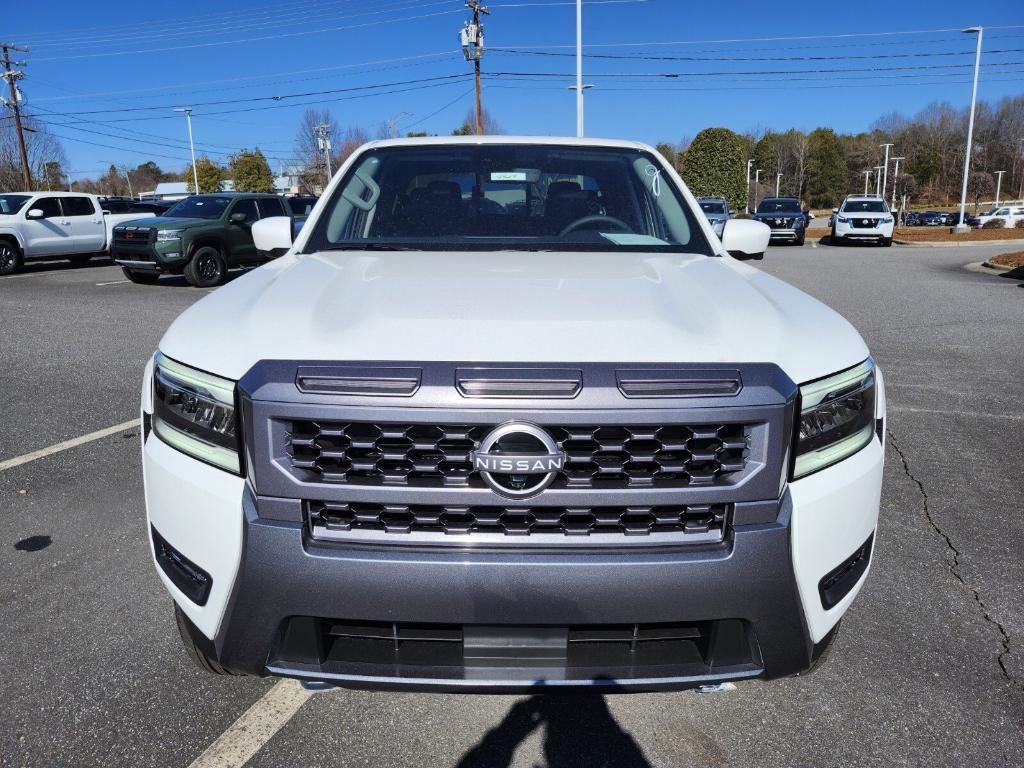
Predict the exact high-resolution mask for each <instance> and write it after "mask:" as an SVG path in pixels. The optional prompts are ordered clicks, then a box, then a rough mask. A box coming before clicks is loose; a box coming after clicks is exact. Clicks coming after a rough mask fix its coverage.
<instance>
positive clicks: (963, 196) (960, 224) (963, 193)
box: [956, 27, 984, 232]
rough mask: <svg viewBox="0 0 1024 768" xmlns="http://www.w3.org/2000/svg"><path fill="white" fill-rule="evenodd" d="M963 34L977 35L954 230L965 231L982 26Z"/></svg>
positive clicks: (971, 28)
mask: <svg viewBox="0 0 1024 768" xmlns="http://www.w3.org/2000/svg"><path fill="white" fill-rule="evenodd" d="M960 31H961V32H963V33H964V34H968V35H972V34H977V35H978V47H977V49H976V50H975V52H974V85H973V86H972V90H971V116H970V119H969V120H968V121H967V148H966V151H965V152H964V181H963V186H962V187H961V188H960V217H959V218H958V219H957V220H956V230H957V231H958V232H966V231H967V225H966V224H964V208H966V207H967V179H968V176H969V175H970V171H971V152H972V151H973V149H974V107H975V105H976V103H977V101H978V70H979V69H981V38H982V35H984V29H983V28H982V27H968V28H967V29H961V30H960Z"/></svg>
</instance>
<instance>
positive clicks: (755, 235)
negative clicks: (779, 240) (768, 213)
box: [722, 219, 772, 260]
mask: <svg viewBox="0 0 1024 768" xmlns="http://www.w3.org/2000/svg"><path fill="white" fill-rule="evenodd" d="M771 237H772V230H771V228H769V226H768V225H767V224H762V223H761V222H760V221H753V220H752V219H729V221H727V222H725V227H724V228H723V229H722V245H723V246H725V250H727V251H728V252H729V255H730V256H732V257H733V258H734V259H743V260H746V259H763V258H764V252H765V251H766V250H768V242H769V241H770V240H771Z"/></svg>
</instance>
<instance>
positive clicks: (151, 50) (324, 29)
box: [36, 10, 461, 61]
mask: <svg viewBox="0 0 1024 768" xmlns="http://www.w3.org/2000/svg"><path fill="white" fill-rule="evenodd" d="M453 13H461V10H452V11H434V12H433V13H422V14H419V15H417V16H406V17H404V18H400V19H384V20H382V21H367V22H364V23H362V24H348V25H345V26H341V27H321V28H319V29H311V30H306V31H303V32H284V33H281V34H278V35H262V36H260V37H244V38H238V39H236V40H219V41H216V42H207V43H192V44H189V45H175V46H166V47H163V48H144V49H141V50H138V49H136V50H131V51H112V52H108V53H82V54H76V55H74V56H45V57H40V58H37V59H36V61H68V60H71V59H95V58H101V57H108V56H129V55H137V54H146V53H165V52H167V51H184V50H193V49H196V48H212V47H215V46H219V45H236V44H238V43H256V42H264V41H267V40H281V39H284V38H289V37H302V36H304V35H318V34H323V33H326V32H342V31H346V30H351V29H366V28H367V27H378V26H381V25H384V24H394V23H396V22H403V21H419V20H421V19H429V18H434V17H437V16H449V15H451V14H453Z"/></svg>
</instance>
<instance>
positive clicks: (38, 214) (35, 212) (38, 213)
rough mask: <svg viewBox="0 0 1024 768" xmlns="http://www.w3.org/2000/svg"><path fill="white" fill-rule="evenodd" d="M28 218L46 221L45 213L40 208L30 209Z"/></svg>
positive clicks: (26, 215)
mask: <svg viewBox="0 0 1024 768" xmlns="http://www.w3.org/2000/svg"><path fill="white" fill-rule="evenodd" d="M25 217H26V218H29V219H44V218H46V216H45V214H44V213H43V211H42V210H41V209H39V208H30V209H29V211H28V213H26V214H25Z"/></svg>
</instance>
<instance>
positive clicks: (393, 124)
mask: <svg viewBox="0 0 1024 768" xmlns="http://www.w3.org/2000/svg"><path fill="white" fill-rule="evenodd" d="M403 117H412V112H399V113H398V114H397V115H395V116H394V117H389V118H388V138H392V139H397V138H398V121H399V120H401V119H402V118H403Z"/></svg>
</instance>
